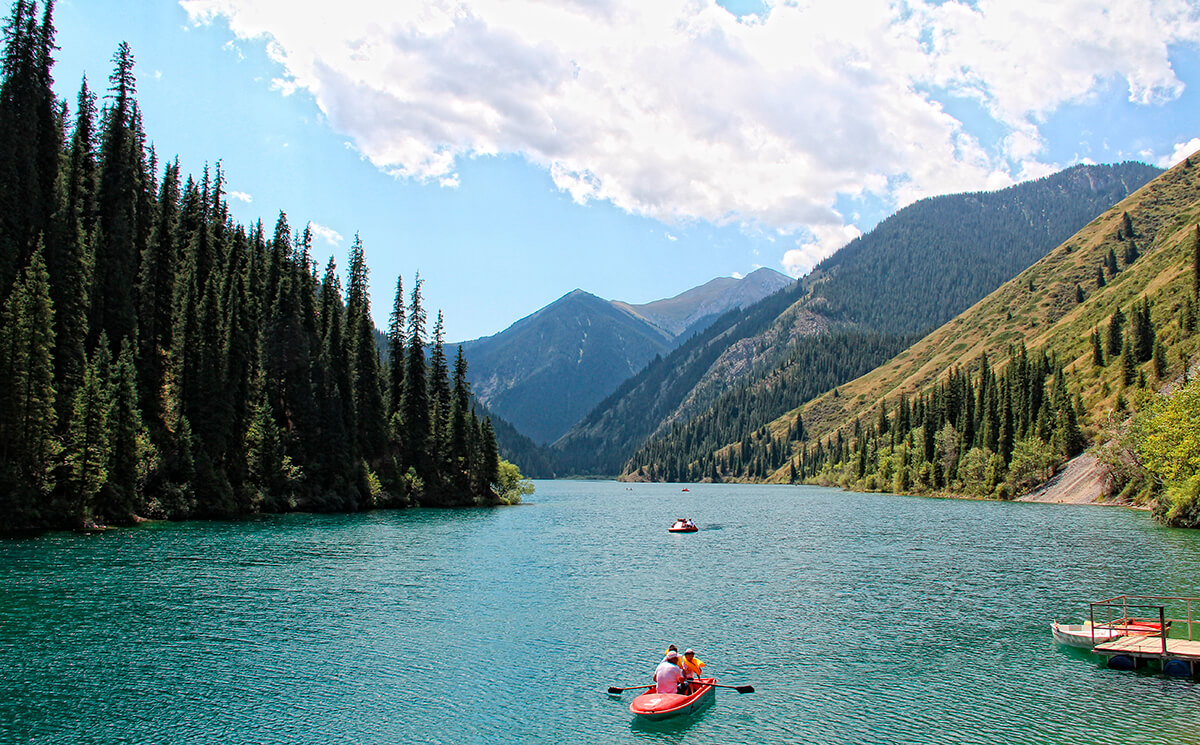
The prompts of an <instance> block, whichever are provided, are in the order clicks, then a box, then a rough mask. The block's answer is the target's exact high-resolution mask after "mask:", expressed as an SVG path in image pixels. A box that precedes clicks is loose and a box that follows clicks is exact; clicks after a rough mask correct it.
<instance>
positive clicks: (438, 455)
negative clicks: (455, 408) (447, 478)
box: [429, 311, 451, 468]
mask: <svg viewBox="0 0 1200 745" xmlns="http://www.w3.org/2000/svg"><path fill="white" fill-rule="evenodd" d="M445 344H446V333H445V319H444V318H443V317H442V312H441V311H438V314H437V321H435V322H434V324H433V336H432V338H431V339H430V345H429V405H430V415H429V427H430V434H431V438H432V451H433V456H434V458H435V460H436V461H437V465H438V467H439V468H443V467H445V461H446V458H447V455H448V451H449V449H450V405H451V404H450V370H449V368H448V367H447V365H446V347H445Z"/></svg>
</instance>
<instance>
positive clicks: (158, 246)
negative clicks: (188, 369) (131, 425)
mask: <svg viewBox="0 0 1200 745" xmlns="http://www.w3.org/2000/svg"><path fill="white" fill-rule="evenodd" d="M179 198H180V194H179V160H178V159H176V160H175V161H174V162H173V163H169V164H167V168H166V171H165V173H164V174H163V179H162V185H161V186H160V188H159V193H158V200H157V204H156V205H155V207H156V212H155V214H154V225H153V231H152V233H151V238H150V241H149V242H148V244H147V246H146V251H145V253H144V255H143V256H142V261H141V275H140V276H139V278H138V302H139V313H138V369H139V372H140V374H141V375H140V377H141V390H142V401H143V404H144V409H145V411H146V414H147V415H148V416H149V417H150V418H151V419H154V418H157V416H158V414H159V403H158V398H159V391H160V389H161V388H162V384H163V379H164V376H165V375H166V365H167V352H168V350H169V349H170V348H171V342H172V339H173V338H174V329H173V327H172V325H171V324H172V321H173V316H174V307H173V305H174V302H175V298H176V295H177V289H176V287H175V283H176V278H177V274H178V271H179V261H180V259H179V253H180V247H179V233H178V228H179Z"/></svg>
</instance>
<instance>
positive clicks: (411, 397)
mask: <svg viewBox="0 0 1200 745" xmlns="http://www.w3.org/2000/svg"><path fill="white" fill-rule="evenodd" d="M425 375H426V371H425V309H424V308H423V307H421V275H420V274H418V275H417V277H416V279H415V280H414V281H413V289H412V296H411V302H410V304H409V308H408V360H407V363H406V364H405V370H404V397H403V398H404V403H403V406H402V407H401V409H402V411H403V420H404V432H405V434H404V443H403V444H404V453H403V463H404V465H405V466H406V467H412V468H415V469H417V473H418V474H419V475H422V474H428V454H429V439H430V422H429V389H428V387H427V383H426V377H425Z"/></svg>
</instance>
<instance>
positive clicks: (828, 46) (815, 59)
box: [181, 0, 1200, 271]
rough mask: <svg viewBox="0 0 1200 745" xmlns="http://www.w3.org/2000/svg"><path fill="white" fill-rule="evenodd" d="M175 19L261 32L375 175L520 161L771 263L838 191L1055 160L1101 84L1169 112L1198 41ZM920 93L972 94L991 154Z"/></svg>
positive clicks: (196, 2)
mask: <svg viewBox="0 0 1200 745" xmlns="http://www.w3.org/2000/svg"><path fill="white" fill-rule="evenodd" d="M181 5H182V6H183V7H184V8H185V9H186V10H187V12H188V13H189V15H190V17H191V18H192V20H193V22H195V23H207V22H210V21H212V20H214V19H216V18H218V17H221V18H223V19H225V20H226V21H227V22H228V25H229V28H230V29H231V30H232V32H233V33H234V34H235V35H236V36H237V37H238V38H239V39H250V38H254V39H263V40H265V42H266V48H267V51H268V54H269V55H270V56H271V58H272V59H274V60H275V61H277V62H278V63H279V65H280V66H281V73H280V75H279V77H278V79H277V80H276V81H275V85H276V87H277V88H278V89H279V90H280V91H281V92H283V93H284V94H285V95H286V94H290V93H291V92H294V91H297V90H303V91H305V92H307V93H309V94H310V95H311V96H312V97H313V99H314V101H315V102H316V104H317V106H318V107H319V108H320V110H321V112H322V114H323V115H324V117H325V118H326V120H327V121H328V123H329V125H330V126H331V127H333V128H334V129H335V130H337V131H338V132H341V133H344V134H345V135H346V136H347V137H348V138H349V139H350V141H351V142H352V143H353V146H354V147H355V148H356V149H357V150H358V151H359V152H360V153H362V154H363V156H364V157H366V158H368V159H369V160H370V161H371V162H372V163H373V164H375V165H376V166H377V167H378V168H380V169H381V170H383V171H385V172H387V173H390V174H393V175H395V176H397V177H400V178H408V179H416V180H421V181H428V182H431V183H440V184H443V185H446V186H450V187H454V186H457V185H458V183H459V175H458V172H457V170H456V169H457V165H458V163H459V162H460V161H461V160H462V159H463V158H467V157H473V156H477V155H491V154H508V153H516V154H520V155H522V156H523V157H525V158H526V159H528V160H529V161H530V162H532V163H534V164H537V165H538V166H540V167H543V168H545V169H546V170H547V172H548V173H549V174H550V176H551V178H552V179H553V181H554V183H555V184H556V185H557V186H558V188H560V189H562V190H563V191H565V192H566V193H568V194H569V195H570V196H571V198H572V199H573V200H575V201H576V202H579V203H586V202H588V201H590V200H605V201H608V202H611V203H612V204H614V205H616V206H617V207H619V208H621V209H623V210H626V211H629V212H631V213H635V214H641V215H647V216H650V217H653V218H656V219H659V220H662V221H664V222H667V223H669V224H673V223H677V222H681V221H687V220H692V219H701V220H707V221H711V222H713V223H715V224H728V223H744V224H751V225H758V226H762V227H764V228H767V229H769V230H772V231H777V232H779V233H784V234H787V233H797V234H800V235H802V236H804V238H803V239H802V241H801V243H800V244H799V247H798V248H795V249H792V250H791V251H789V252H788V256H789V257H792V258H790V259H785V260H784V263H785V266H787V267H800V266H804V265H811V263H812V262H813V261H814V260H819V258H821V257H822V256H821V254H822V253H823V252H825V251H827V250H828V249H829V246H830V245H832V242H836V241H838V240H842V241H843V242H844V229H845V226H844V224H845V222H846V219H845V218H844V216H843V215H841V214H840V213H839V212H838V210H837V209H836V208H835V204H837V201H838V199H839V197H860V196H864V195H867V194H869V195H873V196H875V197H877V198H879V199H882V200H883V201H884V202H885V203H887V204H889V205H892V206H895V207H899V206H902V205H904V204H908V203H910V202H912V201H914V200H915V199H919V198H921V197H924V196H929V195H932V194H941V193H947V192H954V191H962V190H974V189H981V188H989V189H990V188H999V187H1001V186H1006V185H1008V184H1011V183H1013V182H1014V181H1015V180H1018V179H1024V178H1029V177H1034V176H1038V175H1043V174H1045V173H1047V172H1049V171H1052V170H1054V169H1055V168H1057V167H1058V165H1057V164H1053V163H1046V162H1043V160H1044V151H1045V140H1044V138H1043V135H1042V132H1041V125H1042V123H1043V122H1044V121H1045V118H1046V117H1047V116H1048V115H1049V114H1050V113H1052V112H1053V111H1055V110H1056V109H1057V108H1059V107H1061V106H1063V105H1064V104H1067V103H1074V102H1086V101H1087V100H1089V98H1091V97H1094V96H1096V95H1098V93H1099V92H1100V91H1103V90H1108V89H1110V88H1111V87H1112V86H1114V85H1117V86H1123V87H1124V88H1126V89H1127V91H1128V98H1129V100H1130V101H1132V102H1134V103H1135V104H1138V105H1146V106H1149V105H1155V104H1158V103H1161V102H1164V101H1170V100H1172V99H1174V98H1176V97H1178V96H1179V95H1180V94H1181V92H1182V87H1183V86H1182V83H1181V82H1180V80H1179V79H1178V77H1177V76H1176V75H1175V72H1174V70H1173V68H1172V66H1171V60H1170V48H1171V46H1172V45H1176V44H1195V43H1197V42H1198V41H1200V9H1198V8H1197V7H1196V5H1195V3H1194V2H1193V1H1192V0H1110V1H1109V2H1106V3H1104V4H1100V3H1098V2H1096V0H1055V2H1017V1H1016V0H978V1H977V2H974V3H971V4H967V3H965V2H954V1H949V2H945V1H942V0H908V1H907V2H894V1H893V0H839V2H837V3H831V2H807V3H795V2H785V1H784V0H779V1H778V2H774V1H772V0H767V2H766V3H765V6H766V11H765V12H763V13H761V14H759V15H756V16H752V17H751V16H747V17H745V18H743V19H742V21H741V22H739V20H738V19H737V18H735V17H734V16H733V15H731V14H730V13H728V12H726V11H725V10H723V9H722V8H720V7H719V6H717V5H716V4H715V2H714V1H713V0H655V1H654V2H644V1H642V0H558V1H556V2H546V1H545V0H431V1H430V2H416V1H413V2H398V3H391V4H380V3H378V2H376V1H375V0H341V2H338V3H334V4H330V3H295V2H293V1H292V0H182V2H181ZM851 29H852V30H853V31H852V32H851V31H849V30H851ZM934 90H936V91H945V92H949V94H951V95H953V96H955V97H958V98H966V99H969V100H973V101H975V102H977V103H978V104H979V106H980V107H981V110H982V111H983V112H984V114H983V115H984V116H988V117H991V119H992V128H993V129H994V128H996V127H998V128H999V131H1000V133H1001V137H1000V144H999V145H998V146H993V145H986V146H985V145H984V144H983V143H981V142H980V140H979V138H978V137H976V136H975V135H973V134H972V132H971V128H970V125H969V123H966V122H963V121H960V120H958V119H956V118H955V117H954V116H952V115H951V114H950V113H948V112H947V110H946V109H945V108H944V107H943V105H942V104H941V103H939V102H938V101H937V100H936V99H935V98H934V94H932V93H930V91H934ZM834 248H836V246H834ZM789 271H792V269H791V268H789Z"/></svg>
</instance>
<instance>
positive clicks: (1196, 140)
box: [1156, 137, 1200, 168]
mask: <svg viewBox="0 0 1200 745" xmlns="http://www.w3.org/2000/svg"><path fill="white" fill-rule="evenodd" d="M1197 150H1200V137H1193V138H1192V139H1190V140H1188V141H1187V142H1180V143H1178V144H1177V145H1175V149H1174V150H1172V151H1171V154H1170V155H1167V156H1165V157H1162V158H1159V159H1158V163H1157V164H1156V165H1158V167H1159V168H1170V167H1171V166H1173V165H1175V164H1176V163H1179V162H1180V161H1182V160H1183V159H1184V158H1186V157H1188V156H1189V155H1191V154H1192V153H1194V152H1196V151H1197Z"/></svg>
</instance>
